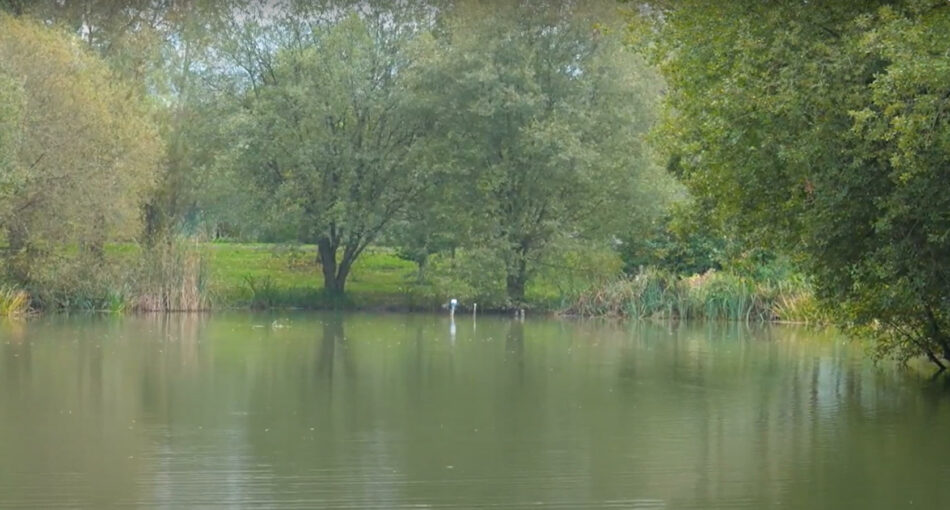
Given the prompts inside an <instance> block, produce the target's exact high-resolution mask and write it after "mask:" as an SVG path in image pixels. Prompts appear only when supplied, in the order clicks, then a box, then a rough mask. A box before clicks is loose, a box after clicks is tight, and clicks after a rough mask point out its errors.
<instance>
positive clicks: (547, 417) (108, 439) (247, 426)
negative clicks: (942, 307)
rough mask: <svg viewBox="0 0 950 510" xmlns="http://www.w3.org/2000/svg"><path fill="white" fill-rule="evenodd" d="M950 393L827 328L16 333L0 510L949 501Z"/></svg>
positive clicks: (204, 322) (541, 322)
mask: <svg viewBox="0 0 950 510" xmlns="http://www.w3.org/2000/svg"><path fill="white" fill-rule="evenodd" d="M948 481H950V391H948V390H947V389H946V384H945V383H942V382H930V381H928V380H927V379H926V377H922V376H915V375H913V374H912V373H907V372H902V371H898V370H894V369H892V368H889V367H887V366H881V367H876V366H874V365H873V364H871V363H870V362H868V361H867V360H866V358H865V355H864V353H862V352H861V350H860V349H859V348H858V347H857V346H855V345H853V344H850V343H848V342H846V341H844V340H843V339H841V338H836V337H835V336H833V335H832V334H830V333H821V332H814V331H809V330H806V329H800V328H779V327H776V328H766V329H756V328H748V327H745V326H736V325H731V326H730V325H697V326H688V327H687V326H676V327H674V326H670V325H666V324H644V323H613V322H605V321H595V322H591V321H568V320H553V319H539V318H531V317H529V318H528V320H526V321H525V322H523V323H521V322H516V321H513V320H510V319H507V318H498V317H484V318H479V319H478V320H477V323H473V321H472V319H471V317H468V316H460V317H458V318H456V320H455V324H454V328H453V326H452V325H451V324H450V322H449V318H448V317H445V316H432V315H385V314H381V315H375V314H352V315H344V316H340V315H333V314H274V315H267V314H260V315H252V314H214V315H169V316H132V317H99V316H81V317H62V316H49V317H44V318H39V319H35V320H31V321H28V322H0V508H3V509H6V508H114V507H118V508H122V507H144V508H169V509H172V508H194V507H199V508H200V507H212V508H213V507H218V508H343V509H346V508H645V509H654V508H656V509H660V508H663V509H679V508H754V509H759V508H803V509H804V508H862V509H876V508H880V509H892V508H946V505H948V504H950V503H948V501H950V496H948V494H947V490H946V485H945V484H946V483H947V482H948Z"/></svg>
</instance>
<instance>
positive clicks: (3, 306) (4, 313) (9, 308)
mask: <svg viewBox="0 0 950 510" xmlns="http://www.w3.org/2000/svg"><path fill="white" fill-rule="evenodd" d="M29 311H30V295H29V294H28V293H27V292H26V291H25V290H22V289H18V288H16V287H9V286H2V287H0V317H20V316H23V315H26V314H27V313H29Z"/></svg>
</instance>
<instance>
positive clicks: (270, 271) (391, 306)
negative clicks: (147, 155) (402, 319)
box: [0, 242, 620, 315]
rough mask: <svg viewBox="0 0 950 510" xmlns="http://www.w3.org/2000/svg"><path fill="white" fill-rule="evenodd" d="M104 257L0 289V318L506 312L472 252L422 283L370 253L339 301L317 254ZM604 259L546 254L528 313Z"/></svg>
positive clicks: (391, 255) (121, 253) (492, 264)
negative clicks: (474, 308) (452, 301)
mask: <svg viewBox="0 0 950 510" xmlns="http://www.w3.org/2000/svg"><path fill="white" fill-rule="evenodd" d="M105 248H106V249H105V260H104V261H102V262H97V263H90V262H89V261H88V260H85V261H84V260H81V259H79V258H75V257H78V255H76V254H75V253H73V254H71V255H72V256H74V258H69V259H64V260H63V261H61V262H59V263H57V264H54V265H51V266H49V267H48V268H46V269H45V270H44V272H43V273H41V274H40V275H39V276H40V278H38V279H36V280H35V281H34V282H33V283H32V285H31V286H30V287H27V288H22V287H18V286H16V285H7V286H6V287H3V294H2V295H0V315H15V314H18V313H20V312H19V311H17V310H19V309H20V308H21V307H22V308H24V309H29V308H30V307H31V306H32V308H34V309H38V310H97V311H110V312H126V311H176V310H207V309H228V308H255V309H264V308H302V309H325V308H351V309H364V310H438V309H439V308H440V307H441V306H442V305H443V304H444V303H445V302H446V301H447V300H448V299H449V298H451V297H456V298H458V299H459V300H460V301H461V302H462V303H463V306H464V307H465V308H468V307H469V306H470V305H471V304H472V303H478V305H479V309H480V310H483V311H491V310H502V309H506V308H507V307H508V306H509V304H508V301H507V298H506V297H505V295H504V274H503V272H502V265H500V264H499V263H497V262H496V261H494V260H492V259H491V258H490V257H488V256H486V255H485V254H484V253H479V252H459V253H457V254H456V255H455V256H449V255H444V256H433V257H432V258H431V260H430V262H429V263H428V264H427V265H426V269H425V274H424V278H422V279H420V274H419V268H418V267H417V266H416V265H415V264H414V263H412V262H409V261H406V260H403V259H401V258H399V257H398V256H397V255H396V253H395V251H394V250H392V249H389V248H385V247H371V248H369V249H368V250H367V251H366V252H365V253H364V254H363V255H362V256H361V257H360V258H359V259H358V260H357V262H356V263H355V265H354V266H353V269H352V272H351V274H350V277H349V278H348V280H347V285H346V296H345V298H344V299H343V300H339V299H332V298H331V297H330V296H328V295H327V294H326V293H325V292H324V289H323V277H322V274H321V271H320V265H319V264H318V263H317V261H316V257H315V255H316V247H314V246H308V245H303V246H300V245H296V246H287V245H278V244H253V243H193V242H181V243H178V244H175V245H172V246H168V247H163V248H161V249H157V250H152V251H150V252H146V251H144V250H143V249H142V247H141V246H139V245H136V244H131V243H113V244H108V245H106V247H105ZM610 256H611V257H614V259H615V258H616V256H614V255H612V254H611V255H610ZM605 257H606V256H605V255H604V254H603V253H601V254H597V253H592V254H588V253H584V254H582V253H580V250H579V249H578V250H568V251H565V252H563V253H559V254H555V255H552V257H551V260H546V261H544V264H543V266H542V268H541V269H540V270H539V271H538V272H537V273H536V275H535V277H534V278H533V279H532V281H531V282H530V283H529V285H528V286H527V295H526V299H527V301H528V304H529V308H531V309H533V310H535V311H553V310H556V309H559V308H560V307H562V306H564V305H565V304H566V303H569V302H570V301H571V300H572V299H573V298H575V297H576V296H577V294H578V293H579V291H580V290H581V289H584V288H586V286H587V285H590V282H592V281H600V280H604V281H605V280H606V278H607V275H608V274H616V271H617V270H618V268H619V264H620V262H619V260H614V259H610V260H606V259H605ZM595 268H596V269H595ZM598 271H599V273H598ZM595 273H597V274H595ZM597 278H599V279H600V280H596V279H597ZM0 283H2V282H0ZM7 310H9V311H7Z"/></svg>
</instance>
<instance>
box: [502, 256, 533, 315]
mask: <svg viewBox="0 0 950 510" xmlns="http://www.w3.org/2000/svg"><path fill="white" fill-rule="evenodd" d="M526 266H527V264H526V263H525V261H524V259H520V260H518V261H517V262H515V264H514V266H513V267H510V268H508V277H507V279H506V282H505V283H506V290H507V291H508V298H509V299H510V300H511V303H512V304H513V305H514V306H516V307H517V306H521V305H522V304H524V286H525V282H526V281H527V280H528V275H527V270H526V269H527V267H526Z"/></svg>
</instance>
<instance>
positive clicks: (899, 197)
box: [633, 0, 950, 368]
mask: <svg viewBox="0 0 950 510" xmlns="http://www.w3.org/2000/svg"><path fill="white" fill-rule="evenodd" d="M633 26H634V27H635V28H637V29H638V30H637V33H638V35H639V36H642V37H644V38H645V39H646V40H647V42H649V43H652V45H651V46H650V47H652V48H653V49H654V50H655V52H654V57H655V58H656V62H657V63H658V64H659V66H660V67H661V69H662V71H663V74H664V75H665V77H666V79H667V81H668V83H669V85H670V91H669V94H668V95H667V97H666V116H665V120H664V124H663V127H662V130H661V136H662V138H663V140H664V141H665V142H666V143H665V145H666V148H667V149H668V150H669V154H670V166H671V168H673V169H675V170H676V171H678V172H679V174H680V175H681V176H682V177H683V179H684V180H685V182H686V184H687V185H688V186H689V188H690V189H691V190H692V192H693V193H694V194H696V195H697V196H699V197H700V198H701V199H702V200H704V201H706V202H707V203H709V204H710V205H711V211H712V212H714V213H715V214H716V215H717V216H718V217H719V218H720V219H722V220H723V221H726V222H729V223H730V224H732V225H737V226H739V227H741V229H742V230H743V231H744V232H745V233H746V234H748V235H749V236H750V237H751V238H752V239H755V240H758V241H760V242H762V243H769V244H774V245H776V246H779V247H781V248H783V249H785V250H787V251H788V252H791V253H793V254H796V255H798V257H799V259H800V260H801V262H802V263H803V264H804V266H805V267H806V268H808V269H809V270H810V271H811V272H812V274H814V275H815V277H816V283H817V285H818V291H819V294H820V297H821V298H823V300H824V302H825V303H826V305H827V306H829V307H832V308H834V309H836V310H838V311H839V312H840V313H841V315H840V318H841V319H842V323H843V324H845V325H847V326H852V327H855V328H857V329H859V330H861V331H862V332H864V333H867V334H870V335H872V336H873V337H875V338H877V340H878V342H877V343H876V344H875V345H876V346H877V347H878V349H879V353H880V354H893V355H896V356H897V357H898V358H900V359H904V360H906V359H908V358H910V357H912V356H916V355H923V356H926V357H927V358H929V359H930V361H932V362H933V363H935V364H936V365H939V366H940V367H941V368H942V367H943V366H944V365H945V364H946V363H947V361H948V360H950V263H948V261H950V193H947V190H950V55H948V54H947V48H948V47H950V4H948V3H947V2H946V1H942V0H940V1H938V0H908V1H903V2H889V1H870V0H865V1H856V2H838V1H832V0H822V1H804V0H802V1H795V2H785V1H777V0H773V1H751V0H749V1H735V2H700V1H676V2H656V3H654V5H653V6H652V7H650V8H643V7H641V8H640V9H639V16H637V17H636V18H635V23H634V24H633ZM641 42H643V41H641Z"/></svg>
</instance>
